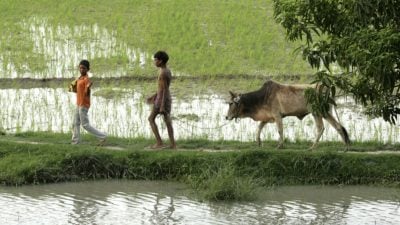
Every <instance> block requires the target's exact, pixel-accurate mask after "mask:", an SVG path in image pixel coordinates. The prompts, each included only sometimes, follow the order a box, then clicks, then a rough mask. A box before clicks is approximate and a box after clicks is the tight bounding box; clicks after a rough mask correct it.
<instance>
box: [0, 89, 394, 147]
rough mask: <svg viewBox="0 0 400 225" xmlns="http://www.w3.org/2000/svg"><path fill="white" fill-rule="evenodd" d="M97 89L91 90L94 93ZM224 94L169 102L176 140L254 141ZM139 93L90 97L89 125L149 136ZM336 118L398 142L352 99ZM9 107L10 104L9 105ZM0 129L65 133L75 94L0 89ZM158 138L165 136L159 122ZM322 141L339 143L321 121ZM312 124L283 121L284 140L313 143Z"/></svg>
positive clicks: (354, 133)
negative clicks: (229, 114)
mask: <svg viewBox="0 0 400 225" xmlns="http://www.w3.org/2000/svg"><path fill="white" fill-rule="evenodd" d="M96 91H97V89H94V93H95V92H96ZM225 98H226V96H221V95H215V94H214V95H212V94H210V95H201V96H186V98H185V99H174V103H173V109H172V116H173V118H174V121H173V122H174V126H175V133H176V137H177V138H178V139H190V138H207V139H210V140H221V139H223V140H239V141H253V140H254V139H255V131H256V129H257V123H256V122H254V121H252V120H251V119H241V120H239V121H238V122H234V121H226V120H225V113H226V111H227V104H226V103H225ZM143 99H144V96H143V94H142V93H140V92H137V91H135V90H129V91H126V92H124V94H122V96H121V97H118V98H112V99H108V98H107V99H106V98H103V97H99V96H96V95H95V96H93V97H92V107H91V109H90V111H89V114H90V115H89V118H91V122H92V124H93V125H94V126H96V127H98V128H99V129H100V130H104V131H106V132H107V133H108V134H109V135H112V136H117V137H150V138H151V137H153V135H152V133H151V129H150V126H149V124H148V121H147V117H148V115H149V112H150V107H149V106H148V105H146V104H145V103H144V100H143ZM338 102H339V105H340V107H339V108H338V115H339V118H340V119H341V122H342V124H343V125H344V126H345V127H346V128H347V130H348V131H349V134H350V138H351V140H357V141H370V140H372V141H381V142H392V143H395V142H399V141H400V132H399V130H400V127H399V126H391V125H390V124H388V123H386V122H384V121H383V120H381V119H372V120H369V119H368V118H367V117H365V116H364V115H362V114H361V111H360V109H359V108H357V107H355V105H354V103H353V102H352V100H351V99H340V100H339V101H338ZM10 103H12V104H10ZM0 107H1V108H2V110H1V111H0V128H3V129H6V130H8V131H10V132H15V131H53V132H70V130H71V124H72V121H71V119H72V115H73V111H74V109H75V95H74V94H72V93H68V92H66V90H65V89H62V88H57V89H51V88H34V89H3V90H0ZM157 120H158V121H157V122H158V124H161V134H162V136H163V137H167V133H166V129H165V127H164V122H163V121H162V119H161V118H157ZM325 128H326V129H325V132H324V135H323V136H322V140H335V141H340V137H339V135H338V134H337V132H336V131H335V130H334V129H333V128H332V127H331V126H330V125H329V124H328V123H325ZM314 132H315V128H314V121H313V119H312V117H311V116H307V117H306V118H304V119H303V120H302V121H300V120H298V119H297V118H295V117H287V118H285V119H284V135H285V137H286V138H288V139H289V140H313V139H314ZM261 137H262V138H263V140H265V139H269V140H277V139H278V134H277V131H276V126H275V124H268V125H267V126H266V127H265V128H264V130H263V133H262V136H261Z"/></svg>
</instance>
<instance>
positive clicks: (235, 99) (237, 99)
mask: <svg viewBox="0 0 400 225" xmlns="http://www.w3.org/2000/svg"><path fill="white" fill-rule="evenodd" d="M233 101H234V102H235V103H239V101H240V95H239V96H236V97H235V98H234V99H233Z"/></svg>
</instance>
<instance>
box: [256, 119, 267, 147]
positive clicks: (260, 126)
mask: <svg viewBox="0 0 400 225" xmlns="http://www.w3.org/2000/svg"><path fill="white" fill-rule="evenodd" d="M266 123H267V122H264V121H261V122H260V124H258V129H257V137H256V138H257V143H258V146H259V147H261V138H260V135H261V130H262V129H263V128H264V126H265V124H266Z"/></svg>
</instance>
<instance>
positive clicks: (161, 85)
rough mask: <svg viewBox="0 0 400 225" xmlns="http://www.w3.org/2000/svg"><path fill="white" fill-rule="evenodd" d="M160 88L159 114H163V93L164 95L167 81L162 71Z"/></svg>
mask: <svg viewBox="0 0 400 225" xmlns="http://www.w3.org/2000/svg"><path fill="white" fill-rule="evenodd" d="M159 85H160V88H161V105H160V113H163V112H164V111H165V93H166V91H165V90H166V88H167V79H166V74H165V72H164V71H162V72H161V74H160V84H159Z"/></svg>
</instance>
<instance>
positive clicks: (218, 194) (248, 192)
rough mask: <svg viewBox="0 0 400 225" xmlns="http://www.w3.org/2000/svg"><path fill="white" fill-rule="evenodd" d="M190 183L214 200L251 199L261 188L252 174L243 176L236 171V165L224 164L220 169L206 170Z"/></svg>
mask: <svg viewBox="0 0 400 225" xmlns="http://www.w3.org/2000/svg"><path fill="white" fill-rule="evenodd" d="M189 183H190V184H191V185H192V187H194V188H195V189H196V190H197V191H199V193H200V196H201V197H203V198H205V199H208V200H212V201H230V200H235V201H251V200H255V199H256V196H257V189H258V188H260V186H259V185H258V183H257V182H256V180H255V179H253V178H252V177H251V176H249V177H243V176H238V175H237V174H236V173H235V167H233V166H232V165H230V164H228V165H224V166H223V167H221V168H219V169H218V170H216V171H215V170H210V169H208V170H205V171H203V173H202V174H201V175H199V176H197V177H196V178H195V179H191V180H190V181H189Z"/></svg>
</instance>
